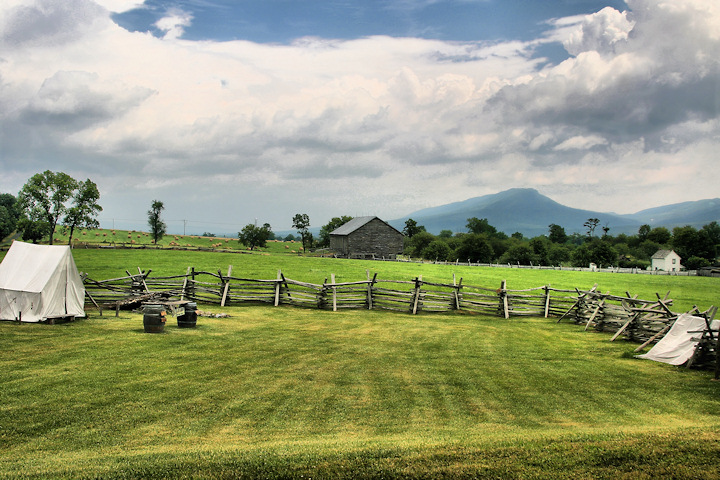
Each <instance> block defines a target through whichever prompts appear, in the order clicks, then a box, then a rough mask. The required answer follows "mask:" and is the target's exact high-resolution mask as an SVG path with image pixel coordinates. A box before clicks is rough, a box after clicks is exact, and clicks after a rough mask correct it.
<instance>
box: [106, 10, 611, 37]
mask: <svg viewBox="0 0 720 480" xmlns="http://www.w3.org/2000/svg"><path fill="white" fill-rule="evenodd" d="M606 6H612V7H615V8H617V9H623V8H625V2H623V1H617V0H614V1H613V0H611V1H598V0H554V1H553V0H451V1H437V0H436V1H432V0H418V1H412V0H401V1H392V0H384V1H378V0H363V1H351V0H344V1H343V0H326V1H320V0H310V1H298V0H263V1H249V0H245V1H242V0H240V1H237V0H180V1H177V0H176V1H158V0H151V1H147V2H145V4H144V5H143V7H142V8H137V9H133V10H130V11H127V12H123V13H119V14H116V15H115V16H114V17H113V18H114V19H115V21H116V22H118V24H120V25H122V26H123V27H125V28H127V29H129V30H137V31H151V32H153V33H154V34H156V35H159V36H162V35H163V32H161V31H159V30H158V29H157V28H156V27H154V24H155V23H156V22H157V21H158V20H159V19H160V18H162V17H164V16H166V15H167V13H168V12H169V11H172V10H173V9H175V10H180V11H183V12H186V13H189V14H191V15H192V17H193V21H192V25H190V26H189V27H187V28H185V34H184V35H183V38H186V39H188V40H221V41H222V40H250V41H253V42H261V43H272V42H277V43H291V42H292V41H294V40H296V39H297V38H301V37H307V36H316V37H322V38H341V39H352V38H360V37H366V36H372V35H389V36H392V37H419V38H428V39H439V40H447V41H480V40H482V41H503V40H530V39H533V38H537V37H539V36H541V35H542V34H543V32H545V31H546V30H547V23H546V22H547V21H548V20H551V19H554V18H562V17H570V16H573V15H579V14H590V13H594V12H597V11H599V10H601V9H602V8H604V7H606Z"/></svg>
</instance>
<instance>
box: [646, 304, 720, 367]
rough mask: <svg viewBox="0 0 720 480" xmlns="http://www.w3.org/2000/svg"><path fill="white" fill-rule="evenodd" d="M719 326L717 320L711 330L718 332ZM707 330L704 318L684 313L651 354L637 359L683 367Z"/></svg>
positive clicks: (651, 350)
mask: <svg viewBox="0 0 720 480" xmlns="http://www.w3.org/2000/svg"><path fill="white" fill-rule="evenodd" d="M719 324H720V322H718V321H717V320H715V321H713V322H712V325H711V326H710V328H711V329H712V330H713V331H717V328H718V325H719ZM705 329H707V323H706V322H705V319H704V318H702V317H696V316H693V315H690V314H689V313H683V314H682V315H680V316H679V317H678V319H677V320H675V323H674V324H673V326H672V328H671V329H670V331H669V332H668V333H667V334H666V335H665V336H664V337H663V338H662V340H660V341H659V342H658V343H656V344H655V346H654V347H653V348H652V349H650V351H649V352H647V353H646V354H644V355H638V356H637V357H638V358H646V359H648V360H655V361H656V362H663V363H669V364H670V365H683V364H684V363H685V362H687V361H688V360H690V358H691V357H692V356H693V354H694V353H695V347H696V346H697V344H698V342H699V341H700V339H701V337H702V332H703V331H704V330H705Z"/></svg>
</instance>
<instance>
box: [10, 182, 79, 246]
mask: <svg viewBox="0 0 720 480" xmlns="http://www.w3.org/2000/svg"><path fill="white" fill-rule="evenodd" d="M77 188H78V182H77V180H75V179H74V178H72V177H71V176H70V175H68V174H67V173H64V172H51V171H50V170H46V171H44V172H43V173H36V174H35V175H33V176H32V177H30V179H29V180H28V181H27V183H26V184H25V185H23V187H22V189H20V193H19V194H18V206H19V209H20V210H21V211H22V213H23V217H24V221H23V222H21V226H22V227H23V230H24V231H25V230H27V231H32V234H30V235H29V236H30V237H34V238H35V237H37V235H39V232H40V231H42V230H46V233H47V234H49V235H50V245H52V244H53V240H54V235H55V228H56V227H57V224H58V222H59V221H60V217H62V216H63V215H65V214H66V213H67V211H68V208H69V207H68V205H67V203H68V201H69V200H70V198H72V196H73V193H74V192H75V190H76V189H77ZM37 222H41V223H44V224H45V225H44V226H43V225H33V223H37ZM26 234H27V232H26ZM23 238H25V236H23ZM40 238H42V236H41V237H40Z"/></svg>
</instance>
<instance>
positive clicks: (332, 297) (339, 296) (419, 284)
mask: <svg viewBox="0 0 720 480" xmlns="http://www.w3.org/2000/svg"><path fill="white" fill-rule="evenodd" d="M137 270H138V273H136V274H132V273H130V272H129V271H127V270H126V272H125V273H127V276H125V277H120V278H113V279H109V280H102V281H96V280H93V279H90V278H88V277H87V276H86V275H83V280H84V284H85V289H86V294H87V295H86V296H87V298H88V300H89V302H91V303H92V304H93V305H95V307H97V308H98V309H99V310H100V313H101V314H102V309H103V308H114V309H116V310H119V309H120V308H132V307H134V306H138V307H139V306H140V305H141V304H142V303H143V302H149V301H158V300H189V301H195V302H197V303H200V304H211V305H212V304H214V305H220V306H229V305H240V304H246V303H254V304H271V305H274V306H278V305H293V306H299V307H306V308H320V309H327V310H330V309H331V310H333V311H337V310H339V309H352V308H354V309H384V310H394V311H399V312H408V313H412V314H418V313H421V312H427V313H441V312H449V311H464V312H468V313H474V314H484V315H491V316H501V317H503V318H506V319H507V318H510V317H516V316H543V317H545V318H548V317H557V318H558V320H557V321H558V323H559V322H561V321H562V320H563V319H569V320H572V321H574V322H575V323H577V324H581V325H582V324H584V325H585V330H588V329H590V328H592V329H593V330H595V331H602V332H610V333H613V337H612V339H611V340H613V341H614V340H615V339H617V338H619V337H621V336H622V337H623V338H625V339H627V340H631V341H635V342H640V343H642V344H641V345H640V346H639V347H638V348H637V350H636V351H640V350H642V349H643V348H645V347H646V346H648V345H650V344H651V343H654V342H657V341H659V340H660V339H661V338H662V337H663V336H664V335H665V333H667V332H668V331H669V330H670V328H671V327H672V325H673V323H674V322H675V320H676V319H677V317H678V315H679V314H678V313H674V312H673V311H672V310H671V308H670V307H671V306H672V303H673V300H672V299H670V298H669V295H670V294H669V292H668V293H667V294H665V295H664V296H662V297H661V296H660V295H659V294H656V297H657V298H656V299H654V300H643V299H639V298H637V295H635V296H632V295H630V293H628V292H626V295H625V296H618V295H611V294H610V292H606V293H602V292H600V291H598V290H597V284H596V285H594V286H593V287H592V288H591V289H589V290H585V291H583V290H579V289H574V290H562V289H556V288H551V287H550V286H549V285H546V286H542V287H536V288H529V289H524V290H511V289H508V288H507V283H506V282H505V281H503V282H502V283H501V285H500V288H497V289H492V288H485V287H478V286H471V285H463V282H462V278H461V279H460V280H459V281H456V279H455V276H454V275H453V281H452V283H436V282H427V281H424V280H423V279H422V276H419V277H417V278H414V279H412V280H410V281H401V280H383V279H379V278H378V277H377V274H375V275H373V276H372V277H371V276H370V273H369V272H368V273H367V278H366V279H365V280H361V281H353V282H337V281H336V279H335V275H334V274H333V275H331V277H330V282H328V279H325V281H324V282H323V283H322V284H314V283H308V282H301V281H298V280H292V279H289V278H286V277H285V275H284V274H283V273H282V272H278V274H277V277H276V278H275V279H270V280H258V279H248V278H239V277H234V276H232V266H231V267H229V268H228V272H227V274H226V275H223V273H222V271H220V270H218V271H217V273H213V272H204V271H195V269H194V268H188V269H187V272H186V273H185V275H176V276H170V277H150V274H151V273H152V271H151V270H148V271H143V270H141V269H140V268H138V269H137ZM716 311H717V308H716V307H710V308H709V309H708V310H706V311H704V312H701V311H700V310H699V309H698V308H697V307H694V308H693V309H692V310H691V311H690V313H692V314H695V315H700V316H703V317H704V318H705V319H706V321H707V323H708V325H710V322H711V321H712V319H713V318H714V316H715V313H716ZM708 335H709V336H708ZM708 335H706V334H703V339H704V341H703V342H701V344H700V345H699V346H698V349H697V355H694V356H693V362H694V363H695V364H696V365H697V364H703V363H704V364H706V365H707V364H708V359H709V360H710V361H709V363H710V364H712V363H714V364H715V365H716V369H717V370H718V372H717V376H718V377H720V359H718V357H719V356H720V349H719V348H718V346H717V343H718V339H717V338H716V337H717V333H715V334H713V333H712V332H711V331H710V330H709V327H708ZM713 335H714V336H713Z"/></svg>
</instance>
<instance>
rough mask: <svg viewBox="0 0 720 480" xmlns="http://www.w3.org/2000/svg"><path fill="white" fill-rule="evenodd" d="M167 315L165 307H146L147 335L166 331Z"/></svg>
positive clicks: (144, 314) (144, 312)
mask: <svg viewBox="0 0 720 480" xmlns="http://www.w3.org/2000/svg"><path fill="white" fill-rule="evenodd" d="M165 315H166V313H165V307H164V306H163V305H145V306H144V307H143V326H144V327H145V333H162V332H163V330H164V329H165Z"/></svg>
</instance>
